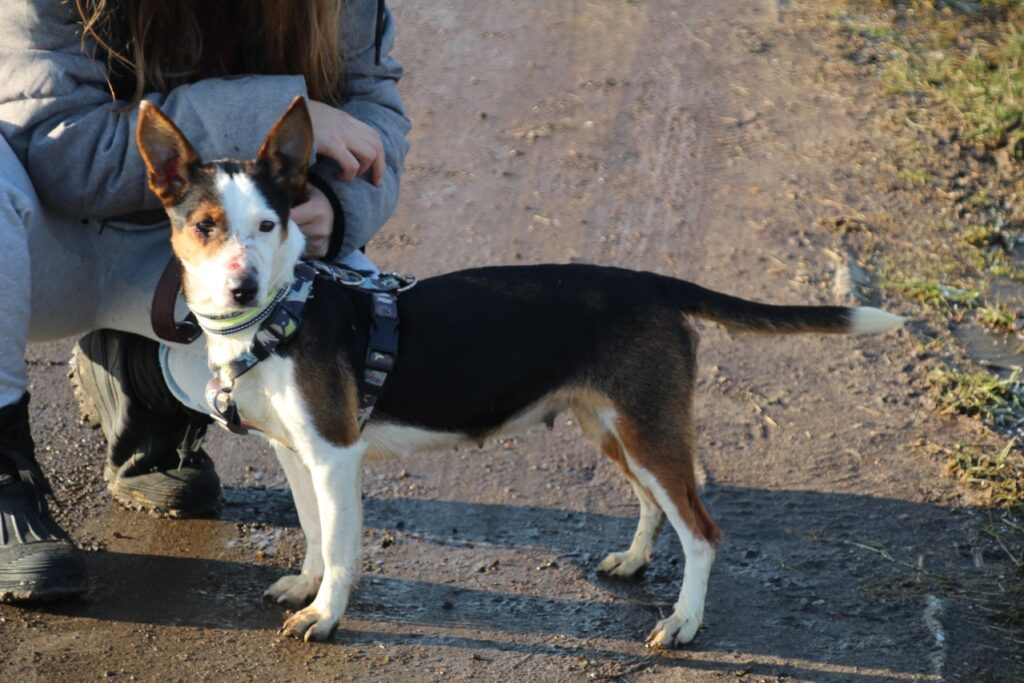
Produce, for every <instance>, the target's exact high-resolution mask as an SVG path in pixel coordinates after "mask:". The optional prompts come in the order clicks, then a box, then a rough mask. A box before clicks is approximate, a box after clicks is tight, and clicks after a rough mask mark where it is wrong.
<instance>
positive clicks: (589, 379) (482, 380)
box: [137, 97, 903, 647]
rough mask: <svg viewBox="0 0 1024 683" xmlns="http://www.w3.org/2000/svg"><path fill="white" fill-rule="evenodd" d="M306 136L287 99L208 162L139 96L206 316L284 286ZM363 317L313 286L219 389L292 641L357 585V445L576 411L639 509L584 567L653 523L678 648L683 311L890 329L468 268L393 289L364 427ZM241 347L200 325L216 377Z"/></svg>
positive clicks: (355, 305)
mask: <svg viewBox="0 0 1024 683" xmlns="http://www.w3.org/2000/svg"><path fill="white" fill-rule="evenodd" d="M312 141H313V131H312V124H311V122H310V118H309V114H308V111H307V109H306V104H305V101H304V100H303V99H302V98H301V97H300V98H296V99H295V101H294V102H293V103H292V104H291V106H290V107H289V109H288V111H287V112H285V114H284V115H283V116H282V117H281V118H280V119H279V120H278V121H277V123H276V124H275V125H274V126H273V128H272V130H271V131H270V133H269V134H268V136H267V138H266V140H265V141H264V142H263V145H262V147H261V149H260V151H259V154H258V156H257V158H256V159H255V160H249V161H233V160H226V161H214V162H210V163H203V162H202V161H201V160H200V159H199V157H198V156H197V154H196V152H195V151H194V149H193V148H192V146H191V144H190V143H189V142H188V140H187V139H186V138H185V136H184V135H182V133H181V132H180V131H179V130H178V128H177V127H176V126H175V125H174V123H173V122H171V121H170V119H168V118H167V117H166V116H165V115H164V114H163V113H162V112H161V111H160V110H159V109H158V108H157V107H156V106H154V105H152V104H150V103H147V102H143V103H142V105H141V107H140V114H139V120H138V127H137V142H138V147H139V150H140V152H141V155H142V158H143V160H144V162H145V165H146V169H147V173H148V183H149V187H150V188H151V189H152V191H153V192H154V193H155V194H156V195H157V197H158V198H159V199H160V201H161V203H162V204H163V206H164V208H165V209H166V212H167V215H168V217H169V218H170V223H171V230H170V233H171V235H170V240H171V245H172V249H173V251H174V254H175V255H176V256H177V257H178V259H179V261H180V263H181V271H182V282H183V287H182V291H183V293H184V296H185V300H186V303H187V304H188V306H189V308H190V310H191V311H192V312H193V313H195V314H196V315H198V316H200V317H205V318H206V319H208V320H223V319H225V318H230V317H231V316H237V315H248V314H251V313H254V312H256V311H258V310H260V309H261V306H265V302H266V301H267V300H268V299H269V298H272V297H273V293H274V292H277V291H283V289H287V288H288V286H289V285H290V283H292V282H293V277H294V276H293V271H294V269H295V267H296V264H297V263H299V259H300V255H301V254H302V251H303V236H302V234H301V232H300V231H299V229H298V227H297V226H296V225H295V223H293V222H290V221H289V207H290V206H292V205H293V203H295V202H296V201H299V200H300V199H301V197H302V196H303V193H304V191H305V186H306V178H307V172H308V168H307V166H308V160H309V158H310V155H311V151H312V144H313V142H312ZM370 307H371V301H370V296H368V295H367V294H366V293H365V292H362V291H358V290H354V289H351V288H347V287H344V286H342V285H340V284H338V283H336V282H333V281H331V280H326V279H317V280H316V281H315V282H314V283H313V285H312V296H310V298H309V299H308V300H307V301H306V302H305V305H304V308H303V310H302V323H301V326H300V327H299V329H298V331H297V332H296V334H295V336H294V337H293V338H292V339H291V340H290V341H288V343H286V344H283V345H281V346H280V347H278V348H277V350H276V352H275V353H273V354H271V355H270V356H269V357H267V358H266V359H265V360H263V361H262V362H260V363H258V364H257V365H255V366H254V367H252V369H251V370H250V371H248V372H246V374H244V375H243V376H240V377H238V378H237V383H236V384H235V386H234V387H233V390H232V391H233V393H232V396H233V400H234V401H235V405H236V407H237V411H238V415H240V417H241V419H242V420H244V422H246V423H248V424H250V425H252V426H254V427H256V428H257V429H258V430H259V431H260V432H262V433H263V434H264V435H265V436H266V437H267V438H268V439H269V440H270V441H271V442H272V444H273V445H274V448H275V450H276V454H277V457H278V458H279V460H280V462H281V465H282V467H283V469H284V472H285V474H286V476H287V478H288V483H289V485H290V487H291V490H292V494H293V496H294V500H295V506H296V508H297V509H298V514H299V520H300V521H301V524H302V530H303V533H304V534H305V538H306V555H305V559H304V560H303V563H302V570H301V571H300V573H299V574H297V575H291V576H285V577H283V578H281V579H280V580H278V581H277V582H275V583H274V584H273V585H271V586H270V588H269V589H268V590H267V592H266V595H267V596H269V597H270V598H272V599H274V600H276V601H277V602H279V603H287V604H292V605H297V606H303V605H306V606H305V607H303V608H302V609H300V610H299V611H297V612H295V613H294V614H293V615H292V616H290V617H289V618H287V619H286V620H285V622H284V625H283V627H282V632H283V633H285V634H287V635H290V636H294V637H303V638H305V639H306V640H324V639H326V638H328V637H329V636H330V635H331V634H332V632H333V630H334V629H335V628H336V627H337V625H338V621H339V620H340V619H341V618H342V616H343V615H344V613H345V608H346V606H347V603H348V598H349V593H350V591H351V589H352V587H353V584H354V582H355V581H356V579H357V573H358V569H359V567H360V560H359V557H360V539H361V527H362V504H361V500H360V493H361V492H360V468H361V463H362V461H363V459H364V457H365V456H366V455H367V453H368V452H369V453H378V454H383V453H395V454H405V453H411V452H415V451H420V450H424V449H428V448H443V447H447V446H451V445H454V444H457V443H459V442H463V441H467V440H468V441H471V442H480V441H482V440H483V439H485V438H487V437H490V436H494V435H498V434H506V433H509V432H514V431H518V430H522V429H525V428H528V427H530V426H532V425H535V424H539V423H543V422H548V423H549V424H550V422H551V421H552V420H553V419H554V416H556V415H557V414H559V413H561V412H563V411H567V410H571V411H572V412H573V413H575V415H576V417H577V420H578V424H579V425H580V428H581V430H582V432H583V434H584V435H585V436H586V437H588V438H589V440H591V441H592V442H594V444H596V445H597V447H598V448H599V449H600V450H601V451H603V452H604V453H605V454H606V455H607V456H608V457H609V458H611V459H612V461H613V462H614V463H615V464H616V465H617V466H618V467H619V469H621V470H622V472H623V474H625V475H626V477H627V478H628V480H629V482H630V484H631V485H632V487H633V490H634V492H635V493H636V496H637V498H638V499H639V501H640V521H639V524H638V526H637V530H636V534H635V535H634V537H633V541H632V543H631V545H630V546H629V548H628V549H627V550H625V551H623V552H613V553H611V554H610V555H608V556H607V557H606V558H605V559H604V560H603V561H602V562H601V563H600V564H599V565H598V568H597V569H598V571H600V572H602V573H605V574H608V575H611V576H615V577H630V576H633V575H635V574H636V573H637V572H638V571H640V570H641V569H642V568H643V567H644V566H645V565H646V564H647V563H648V562H649V561H650V559H651V551H652V546H653V543H654V540H655V537H656V535H657V533H658V531H659V529H660V527H661V525H662V522H663V520H664V518H666V517H667V518H668V521H669V523H670V524H671V525H672V528H673V529H674V530H675V532H676V534H677V535H678V536H679V540H680V542H681V544H682V547H683V552H684V555H685V570H684V572H683V578H682V586H681V589H680V593H679V599H678V601H677V602H676V603H675V607H674V609H673V611H672V614H671V615H669V616H668V617H667V618H665V619H662V620H660V621H658V622H657V624H656V625H655V627H654V629H653V630H652V631H651V632H650V635H649V636H648V637H647V641H646V642H647V643H648V645H650V646H656V647H672V646H675V645H681V644H684V643H688V642H690V641H691V640H692V639H693V637H694V635H695V634H696V632H697V629H698V628H699V627H700V625H701V621H702V619H703V613H704V598H705V593H706V590H707V582H708V576H709V573H710V571H711V565H712V563H713V561H714V557H715V548H716V546H717V543H718V541H719V537H720V532H719V528H718V527H717V526H716V524H715V522H714V521H713V520H712V518H711V516H710V515H709V513H708V511H707V510H706V509H705V507H704V505H703V504H702V503H701V500H700V497H699V495H698V486H697V481H696V477H695V466H694V457H695V429H694V419H693V395H694V389H695V378H696V375H697V343H698V335H697V332H696V331H695V330H694V328H693V327H692V326H691V323H690V318H694V317H695V318H705V319H709V320H712V321H715V322H717V323H720V324H723V325H726V326H728V327H730V328H734V329H739V330H748V331H754V332H771V333H804V332H823V333H837V334H873V333H879V332H883V331H885V330H888V329H891V328H894V327H897V326H899V325H900V324H902V322H903V319H902V318H900V317H898V316H895V315H892V314H890V313H887V312H885V311H881V310H879V309H876V308H870V307H859V308H847V307H839V306H772V305H766V304H760V303H754V302H751V301H746V300H743V299H739V298H736V297H732V296H728V295H726V294H721V293H718V292H714V291H711V290H708V289H704V288H702V287H700V286H698V285H695V284H692V283H689V282H685V281H682V280H678V279H674V278H671V277H667V276H663V275H658V274H655V273H649V272H637V271H631V270H625V269H619V268H610V267H600V266H594V265H582V264H571V265H537V266H511V267H489V268H477V269H472V270H464V271H460V272H454V273H450V274H446V275H441V276H438V277H433V278H429V279H426V280H423V281H422V282H420V283H419V284H418V285H417V286H416V287H414V288H412V289H410V290H409V291H407V292H404V293H403V294H401V296H400V298H399V299H398V308H399V310H400V313H401V323H400V326H401V335H402V336H401V348H400V351H399V353H398V362H397V364H396V365H395V367H394V369H393V371H392V372H391V373H390V375H389V376H388V377H387V382H386V384H385V386H384V389H383V393H382V394H380V397H379V400H378V401H377V404H376V407H375V410H374V412H373V414H372V416H371V417H370V418H369V420H368V422H367V423H366V424H365V426H363V428H362V429H361V425H360V424H359V419H358V416H357V413H358V410H359V396H360V391H361V384H362V383H363V382H364V380H363V379H362V377H363V370H364V365H365V363H366V360H365V358H366V352H367V344H368V342H367V335H368V331H369V326H370V324H371V323H370V321H371V308H370ZM253 343H254V331H253V330H252V329H251V328H250V329H248V330H245V331H241V332H228V333H208V334H207V335H206V344H207V351H208V358H209V361H210V364H211V367H213V368H220V367H224V366H225V365H226V364H229V363H231V362H232V361H233V360H235V359H238V358H239V357H243V356H244V354H246V353H249V352H251V350H252V348H253ZM310 601H311V602H310Z"/></svg>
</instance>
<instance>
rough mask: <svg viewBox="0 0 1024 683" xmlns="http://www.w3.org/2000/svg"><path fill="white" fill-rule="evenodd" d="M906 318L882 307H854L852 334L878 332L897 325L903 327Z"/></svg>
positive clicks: (851, 325) (851, 321) (851, 324)
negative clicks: (888, 311)
mask: <svg viewBox="0 0 1024 683" xmlns="http://www.w3.org/2000/svg"><path fill="white" fill-rule="evenodd" d="M906 320H907V319H906V318H903V317H901V316H898V315H893V314H892V313H887V312H886V311H883V310H882V309H880V308H872V307H871V306H861V307H860V308H855V309H853V315H852V317H851V319H850V334H878V333H880V332H885V331H886V330H891V329H893V328H895V327H902V326H903V323H904V322H906Z"/></svg>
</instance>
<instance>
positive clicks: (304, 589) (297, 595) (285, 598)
mask: <svg viewBox="0 0 1024 683" xmlns="http://www.w3.org/2000/svg"><path fill="white" fill-rule="evenodd" d="M318 590H320V577H319V576H310V575H307V574H293V575H291V576H282V577H281V578H280V579H278V580H277V581H275V582H274V584H273V585H272V586H271V587H270V588H268V589H267V590H266V591H265V592H264V593H263V597H265V598H269V599H270V600H273V601H274V602H276V603H278V604H286V605H298V606H302V605H306V604H309V602H310V601H311V600H312V599H313V598H314V597H316V592H317V591H318Z"/></svg>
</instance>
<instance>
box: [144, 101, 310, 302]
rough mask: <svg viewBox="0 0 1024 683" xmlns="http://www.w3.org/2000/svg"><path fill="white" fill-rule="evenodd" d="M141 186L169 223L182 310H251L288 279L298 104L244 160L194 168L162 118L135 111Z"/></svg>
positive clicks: (300, 136) (299, 169) (295, 237)
mask: <svg viewBox="0 0 1024 683" xmlns="http://www.w3.org/2000/svg"><path fill="white" fill-rule="evenodd" d="M136 141H137V142H138V145H139V151H140V152H141V154H142V159H143V161H144V162H145V163H146V169H147V170H148V172H149V187H150V189H151V190H153V192H154V193H155V194H156V196H157V197H159V198H160V202H161V203H162V204H163V206H164V209H165V210H166V211H167V215H168V217H169V218H170V220H171V247H172V248H173V250H174V253H175V255H177V257H178V259H179V260H180V261H181V265H182V281H183V288H184V291H185V299H186V301H187V302H188V305H189V307H190V308H191V309H192V310H194V311H196V312H199V313H203V314H205V315H209V316H216V315H225V314H230V313H232V312H237V311H239V310H241V309H245V308H250V307H254V306H259V305H260V304H262V303H263V302H264V300H265V299H266V298H267V297H268V296H271V295H272V294H273V293H274V292H275V291H276V289H277V288H279V287H280V286H282V285H283V284H285V283H287V282H290V281H291V278H292V269H293V267H294V265H295V262H296V261H297V260H298V258H299V255H300V254H301V253H302V249H303V244H304V238H303V237H302V233H300V232H299V230H298V228H297V227H296V226H295V225H294V224H293V223H291V224H290V222H289V218H288V214H289V209H290V207H291V206H292V205H293V204H294V203H296V202H297V201H300V200H301V199H302V198H303V195H304V193H305V187H306V174H307V171H308V168H307V166H308V163H309V156H310V153H311V151H312V147H313V124H312V122H311V121H310V118H309V111H308V110H307V108H306V102H305V100H304V99H303V98H301V97H297V98H295V100H294V101H293V102H292V104H291V106H290V107H289V108H288V111H286V112H285V113H284V115H283V116H282V117H281V118H280V119H278V121H277V123H275V124H274V127H273V128H272V129H271V130H270V133H269V134H268V135H267V139H266V140H265V141H264V142H263V146H262V147H261V148H260V151H259V155H258V156H257V157H256V159H255V160H252V161H214V162H210V163H203V162H202V161H201V160H200V159H199V156H198V155H197V154H196V152H195V150H194V149H193V148H192V145H191V144H190V143H189V141H188V140H187V139H186V138H185V136H184V135H183V134H182V132H181V131H180V130H178V128H177V126H175V125H174V123H172V122H171V120H170V119H169V118H167V116H166V115H164V113H163V112H161V111H160V109H158V108H157V107H156V106H155V105H153V104H151V103H149V102H145V101H143V102H142V105H141V106H140V108H139V124H138V128H137V129H136Z"/></svg>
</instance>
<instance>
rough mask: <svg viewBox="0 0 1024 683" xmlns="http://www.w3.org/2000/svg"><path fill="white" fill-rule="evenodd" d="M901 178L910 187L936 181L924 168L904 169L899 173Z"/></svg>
mask: <svg viewBox="0 0 1024 683" xmlns="http://www.w3.org/2000/svg"><path fill="white" fill-rule="evenodd" d="M899 178H900V180H902V181H903V182H904V183H907V184H908V185H927V184H928V183H930V182H932V181H933V180H935V176H934V175H933V174H932V173H931V172H929V171H926V170H925V169H923V168H915V169H904V170H902V171H900V172H899Z"/></svg>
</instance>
